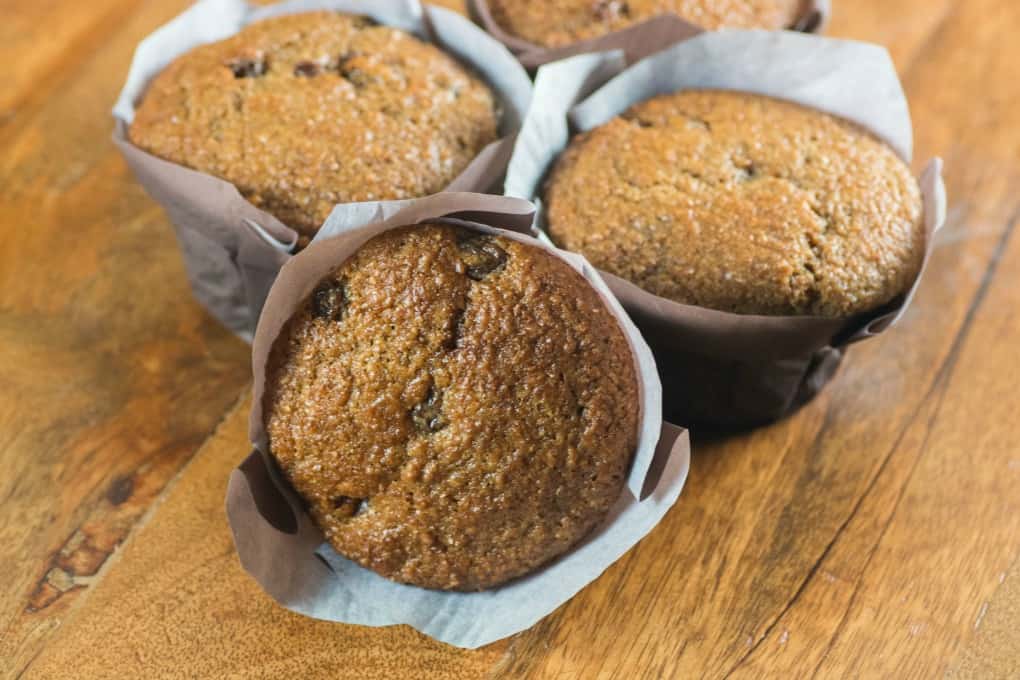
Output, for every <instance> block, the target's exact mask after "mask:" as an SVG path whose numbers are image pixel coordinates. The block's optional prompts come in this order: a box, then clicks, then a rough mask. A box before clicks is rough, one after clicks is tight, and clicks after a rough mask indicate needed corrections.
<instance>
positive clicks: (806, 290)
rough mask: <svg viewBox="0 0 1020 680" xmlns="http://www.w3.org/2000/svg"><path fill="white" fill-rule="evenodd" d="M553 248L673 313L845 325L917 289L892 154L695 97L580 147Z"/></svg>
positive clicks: (917, 213) (671, 101)
mask: <svg viewBox="0 0 1020 680" xmlns="http://www.w3.org/2000/svg"><path fill="white" fill-rule="evenodd" d="M545 198H546V206H547V211H548V212H547V219H548V230H549V233H550V235H551V236H552V238H553V240H554V241H556V242H557V243H558V244H559V245H561V246H562V247H565V248H567V249H568V250H574V251H577V252H580V253H582V254H583V255H585V256H586V257H587V258H588V260H589V261H591V263H592V264H594V265H595V266H596V267H599V268H600V269H603V270H605V271H608V272H610V273H613V274H616V275H617V276H620V277H622V278H625V279H628V280H630V281H632V282H634V283H635V284H637V285H639V286H641V287H642V288H644V289H645V290H647V291H649V292H651V293H654V294H656V295H659V296H662V297H665V298H669V299H672V300H675V301H677V302H681V303H686V304H693V305H699V306H703V307H710V308H714V309H719V310H723V311H729V312H738V313H744V314H768V315H818V316H825V317H833V318H841V317H848V316H851V315H854V314H856V313H858V312H865V311H870V310H873V309H875V308H877V307H880V306H881V305H883V304H884V303H886V302H889V301H890V300H892V299H893V298H895V297H896V296H898V295H900V294H901V293H903V292H904V291H906V290H907V288H908V287H909V286H910V284H911V283H912V282H913V281H914V279H915V278H916V277H917V274H918V272H919V270H920V267H921V261H922V258H923V254H924V253H923V251H924V238H925V237H924V230H923V226H922V204H921V195H920V189H919V187H918V184H917V181H916V180H915V179H914V177H913V176H912V175H911V173H910V169H909V168H908V167H907V165H906V163H904V162H903V161H902V160H901V159H900V158H899V157H898V156H897V155H896V154H895V153H894V152H893V151H892V149H891V148H889V147H888V146H887V145H886V144H884V143H882V142H881V141H879V140H878V139H876V138H875V137H873V136H872V135H871V134H869V133H868V132H866V131H865V130H863V129H862V128H860V127H858V126H856V125H854V124H852V123H849V122H847V121H844V120H842V119H839V118H836V117H834V116H831V115H828V114H825V113H822V112H819V111H816V110H813V109H808V108H805V107H803V106H799V105H797V104H793V103H789V102H785V101H780V100H777V99H770V98H768V97H763V96H758V95H752V94H745V93H737V92H721V91H703V90H693V91H691V90H689V91H684V92H679V93H676V94H670V95H664V96H660V97H656V98H654V99H651V100H649V101H646V102H644V103H641V104H638V105H636V106H634V107H632V108H630V109H629V110H628V111H626V112H625V113H623V114H622V115H620V116H618V117H617V118H614V119H613V120H611V121H609V122H608V123H607V124H605V125H603V126H601V127H598V128H596V129H594V130H591V131H589V132H587V133H585V134H581V135H578V136H577V137H575V138H574V139H573V140H572V142H571V143H570V145H569V147H568V148H567V150H566V151H565V152H564V153H563V154H562V155H561V157H560V158H559V160H558V161H557V163H556V166H555V169H554V171H553V173H552V175H551V178H550V180H549V182H548V183H547V186H546V193H545Z"/></svg>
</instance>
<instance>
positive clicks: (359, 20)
mask: <svg viewBox="0 0 1020 680" xmlns="http://www.w3.org/2000/svg"><path fill="white" fill-rule="evenodd" d="M378 25H379V24H378V22H376V20H375V19H373V18H372V17H366V16H361V15H359V16H356V17H354V28H372V27H373V26H378Z"/></svg>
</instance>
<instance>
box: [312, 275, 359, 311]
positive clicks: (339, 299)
mask: <svg viewBox="0 0 1020 680" xmlns="http://www.w3.org/2000/svg"><path fill="white" fill-rule="evenodd" d="M345 284H346V282H345V281H334V280H333V279H328V280H326V281H323V282H322V283H320V284H319V286H318V288H316V289H315V292H314V293H312V314H313V315H314V316H315V317H316V318H319V319H328V320H330V321H342V320H343V318H344V311H345V310H346V308H347V303H348V302H350V298H349V297H348V296H347V286H346V285H345Z"/></svg>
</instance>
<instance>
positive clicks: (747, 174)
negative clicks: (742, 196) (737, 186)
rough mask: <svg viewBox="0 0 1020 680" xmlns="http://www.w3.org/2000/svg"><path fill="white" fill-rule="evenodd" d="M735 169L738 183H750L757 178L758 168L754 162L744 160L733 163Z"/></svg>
mask: <svg viewBox="0 0 1020 680" xmlns="http://www.w3.org/2000/svg"><path fill="white" fill-rule="evenodd" d="M734 165H735V166H736V168H737V181H738V182H750V181H751V180H752V179H754V178H756V177H757V176H758V168H757V166H756V165H755V164H754V161H751V160H744V161H740V162H738V163H734Z"/></svg>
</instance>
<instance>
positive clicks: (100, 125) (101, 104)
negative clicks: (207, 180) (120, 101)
mask: <svg viewBox="0 0 1020 680" xmlns="http://www.w3.org/2000/svg"><path fill="white" fill-rule="evenodd" d="M181 4H184V2H183V0H182V2H181V3H163V4H161V5H157V4H156V3H151V4H146V7H145V14H144V16H143V18H141V20H132V21H119V22H112V23H111V22H107V23H105V24H103V25H102V26H99V25H96V26H93V29H94V30H95V31H100V30H102V31H106V33H103V34H101V35H100V36H99V37H98V38H97V37H96V36H94V35H93V36H91V37H90V38H89V40H87V41H85V42H86V43H87V44H84V43H83V42H82V41H75V40H70V38H68V40H69V42H68V43H67V44H66V46H65V47H66V49H67V50H68V53H67V54H65V55H64V56H63V57H60V58H59V59H58V62H59V63H60V65H61V66H60V69H59V70H60V73H59V74H52V73H50V74H44V76H45V80H46V82H45V83H43V82H40V83H39V87H40V90H44V89H46V88H50V92H51V95H50V96H48V98H46V100H45V101H44V102H43V103H41V104H39V105H38V106H36V107H34V108H33V107H27V108H24V109H20V110H19V111H18V113H17V115H15V116H13V117H12V118H11V119H10V120H8V121H7V124H6V125H5V126H4V127H3V128H2V130H0V146H3V148H4V154H3V156H2V160H0V186H3V190H2V191H0V235H2V236H0V238H2V239H3V246H4V247H3V248H0V365H2V366H3V367H4V369H3V371H0V465H2V466H3V469H4V470H5V474H4V475H2V476H0V504H2V506H3V508H4V512H3V513H0V541H2V542H3V545H4V549H3V550H2V551H0V570H2V572H3V573H4V574H5V575H6V579H5V587H4V588H3V589H2V591H0V660H2V661H0V669H2V668H6V667H8V664H11V665H13V667H14V668H18V667H20V666H21V665H23V664H24V663H26V662H27V659H29V658H31V657H32V656H33V655H34V654H35V653H37V651H38V649H39V648H40V647H41V645H42V644H44V642H45V640H46V638H47V636H48V635H49V634H50V632H51V631H52V629H53V628H54V627H56V626H57V625H58V624H59V621H60V619H61V617H63V616H64V615H65V614H66V612H67V611H68V609H69V607H70V605H71V603H72V602H73V601H74V600H75V598H76V597H77V596H78V595H80V594H81V592H83V591H84V590H85V589H86V588H87V587H88V586H89V585H90V584H91V583H93V581H94V580H95V578H96V575H97V574H98V573H99V571H100V569H101V568H102V566H103V565H104V563H105V562H106V560H107V559H108V557H109V556H110V554H111V553H112V552H113V551H114V550H115V549H116V547H117V546H118V544H119V543H120V542H121V541H122V540H123V539H124V538H125V537H126V536H127V534H128V533H129V532H130V530H131V527H132V526H133V525H134V523H135V522H136V521H137V520H138V519H139V518H140V517H141V516H142V514H143V513H144V512H145V511H146V509H147V508H148V507H149V506H150V504H151V503H152V501H153V500H154V499H155V498H156V497H157V496H158V494H159V493H160V491H161V490H162V489H163V487H164V486H165V484H166V482H167V481H168V480H169V479H170V478H172V477H173V476H174V475H175V474H176V473H177V471H178V470H179V469H180V466H181V465H182V464H183V463H184V462H185V461H186V460H188V458H189V457H190V456H191V455H192V454H193V452H194V451H195V450H196V449H197V448H198V447H199V445H200V444H201V442H202V441H203V440H204V439H205V438H206V437H207V436H208V435H209V433H210V432H212V430H213V429H214V427H215V425H216V423H217V422H218V420H219V419H220V418H221V416H222V414H223V413H224V412H225V410H226V409H227V408H228V407H229V406H230V404H231V403H233V402H234V401H235V400H236V399H237V395H238V394H239V392H240V390H241V389H242V388H243V386H244V384H245V383H246V382H247V379H248V369H247V359H246V356H247V349H246V347H245V346H244V345H243V343H241V342H240V341H238V340H236V339H235V338H233V337H232V336H230V335H229V334H228V333H227V332H226V331H224V330H221V329H220V328H219V327H218V325H217V324H216V323H215V322H214V321H212V320H211V319H210V318H209V317H208V315H207V314H206V313H205V312H204V311H202V310H201V309H200V308H199V307H198V305H197V304H195V303H194V302H192V301H191V296H190V292H189V291H188V288H187V282H186V278H185V276H184V272H183V268H182V265H181V262H180V256H179V254H178V252H177V247H176V244H175V241H174V237H173V235H172V232H171V231H170V229H169V226H168V225H167V223H166V220H165V218H164V217H163V216H162V214H161V212H160V211H159V209H158V208H157V207H156V206H155V205H154V204H153V203H152V202H151V201H150V200H149V199H148V198H147V197H146V196H145V195H144V193H143V192H142V190H141V189H140V188H139V187H138V185H137V184H136V183H135V182H134V181H133V179H132V178H131V176H130V173H129V172H128V171H127V169H126V168H125V166H124V164H123V163H122V162H121V160H120V159H119V158H118V156H117V154H116V152H115V151H114V149H113V148H112V145H111V144H110V143H109V134H110V131H111V129H112V119H111V118H110V116H109V113H108V111H109V107H110V106H111V103H112V102H113V100H114V98H115V96H116V92H117V90H118V89H119V87H120V84H121V81H122V78H123V76H124V74H125V73H126V70H127V66H128V63H129V59H130V56H131V52H132V50H133V48H134V45H135V43H136V42H137V41H138V39H140V38H141V37H142V36H143V35H144V34H145V33H146V32H148V31H150V30H151V27H152V26H154V25H156V24H158V23H159V22H161V21H165V20H166V19H168V18H169V17H170V16H172V15H173V14H174V13H175V12H176V11H178V10H179V5H181ZM22 5H24V6H28V5H29V3H19V5H18V7H21V6H22ZM70 5H73V3H64V5H63V6H61V8H59V9H60V11H59V12H56V10H54V11H55V12H56V14H55V15H48V16H47V15H44V14H39V15H37V16H38V17H40V18H41V19H46V20H48V21H49V22H54V23H61V22H60V21H58V18H59V17H66V18H67V19H68V20H69V21H70V19H71V18H73V17H77V16H79V14H80V15H81V16H82V17H84V16H85V15H86V14H88V13H89V12H91V11H92V9H91V8H92V6H87V7H86V6H82V7H86V8H85V9H79V10H75V9H73V8H71V9H69V7H70ZM103 6H104V5H102V3H100V6H99V7H100V9H101V8H102V7H103ZM47 7H48V8H56V7H57V5H56V4H55V3H51V4H49V5H47V4H45V3H44V4H43V8H47ZM65 10H67V11H65ZM25 11H26V12H28V11H29V10H25ZM31 11H32V12H34V11H35V10H31ZM76 12H78V13H79V14H76ZM33 16H36V15H33ZM93 18H94V19H96V20H97V21H98V20H103V19H104V18H105V19H109V18H110V17H109V15H108V14H104V13H103V12H102V11H100V12H98V13H97V14H95V16H94V17H93ZM83 21H84V20H83ZM41 23H42V24H46V23H47V21H42V20H41ZM86 23H87V22H86ZM19 25H20V24H19ZM24 28H25V29H26V30H28V29H29V28H33V30H31V31H29V32H28V35H31V34H32V33H33V32H35V29H36V28H38V26H36V27H29V26H24ZM93 29H89V30H93ZM5 30H6V29H5ZM61 30H63V28H62V29H61ZM108 34H114V36H113V37H110V36H109V35H108ZM96 41H98V43H99V44H103V47H102V49H101V50H99V51H98V52H92V53H91V55H90V50H91V48H92V46H93V44H94V43H96ZM17 44H19V45H21V46H22V48H21V49H24V50H25V51H26V52H31V51H32V48H33V46H34V45H35V42H33V41H31V40H26V41H22V42H20V43H17ZM53 54H55V55H56V54H57V53H56V52H54V53H53ZM58 56H59V55H58ZM26 58H27V57H26ZM54 58H55V59H56V58H57V57H54ZM10 61H12V62H14V63H18V62H19V61H20V60H19V59H17V58H14V57H12V58H11V59H10ZM29 62H31V60H30V59H29ZM54 83H59V84H61V86H60V87H57V86H56V85H54Z"/></svg>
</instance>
